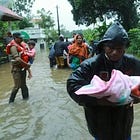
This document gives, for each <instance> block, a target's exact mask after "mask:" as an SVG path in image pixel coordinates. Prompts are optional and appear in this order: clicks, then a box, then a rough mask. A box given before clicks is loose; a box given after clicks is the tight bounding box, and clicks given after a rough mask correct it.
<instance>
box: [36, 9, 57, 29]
mask: <svg viewBox="0 0 140 140" xmlns="http://www.w3.org/2000/svg"><path fill="white" fill-rule="evenodd" d="M37 14H38V15H39V16H40V18H41V20H39V21H38V22H37V24H38V25H39V26H40V27H41V28H44V29H45V28H47V29H51V28H53V27H54V25H55V24H54V20H53V18H52V13H51V12H50V11H47V12H46V11H45V9H44V8H42V9H41V10H38V11H37Z"/></svg>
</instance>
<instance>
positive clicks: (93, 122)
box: [67, 53, 140, 140]
mask: <svg viewBox="0 0 140 140" xmlns="http://www.w3.org/2000/svg"><path fill="white" fill-rule="evenodd" d="M113 69H116V70H120V71H121V72H122V73H124V74H127V75H129V76H140V60H138V59H136V58H135V57H133V56H130V55H124V56H122V58H121V60H119V61H118V62H112V61H110V60H108V58H107V57H106V56H105V54H104V53H101V54H99V55H97V56H95V57H92V58H90V59H87V60H85V61H84V62H82V63H81V65H80V66H79V67H78V68H77V70H75V71H74V72H72V74H71V75H70V77H69V78H68V80H67V91H68V93H69V95H70V97H71V98H72V99H73V100H74V101H75V102H77V103H78V104H79V105H81V106H83V107H84V111H85V117H86V120H87V126H88V129H89V132H90V134H91V135H92V136H94V137H95V138H96V139H97V140H128V139H129V138H131V127H132V124H133V106H130V104H131V102H132V101H131V100H130V102H128V103H127V104H125V105H116V104H113V103H110V102H105V101H104V100H103V99H97V98H95V97H90V96H88V95H76V94H75V91H77V90H78V89H80V88H81V87H82V86H84V85H88V84H90V81H91V80H92V78H93V76H94V75H95V74H96V75H97V76H99V77H100V78H101V79H103V80H106V79H108V80H109V79H110V76H111V72H112V70H113ZM135 102H138V101H135Z"/></svg>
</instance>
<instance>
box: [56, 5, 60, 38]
mask: <svg viewBox="0 0 140 140" xmlns="http://www.w3.org/2000/svg"><path fill="white" fill-rule="evenodd" d="M56 11H57V25H58V35H60V25H59V13H58V5H57V6H56Z"/></svg>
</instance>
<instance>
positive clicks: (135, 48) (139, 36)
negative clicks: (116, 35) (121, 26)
mask: <svg viewBox="0 0 140 140" xmlns="http://www.w3.org/2000/svg"><path fill="white" fill-rule="evenodd" d="M128 35H129V38H130V47H129V48H128V50H127V52H128V53H131V54H134V55H138V56H140V43H139V42H140V28H133V29H130V30H129V32H128Z"/></svg>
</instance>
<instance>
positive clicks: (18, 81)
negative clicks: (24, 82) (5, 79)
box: [9, 71, 21, 103]
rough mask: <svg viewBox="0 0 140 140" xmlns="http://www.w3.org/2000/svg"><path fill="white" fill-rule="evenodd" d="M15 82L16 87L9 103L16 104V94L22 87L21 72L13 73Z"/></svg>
mask: <svg viewBox="0 0 140 140" xmlns="http://www.w3.org/2000/svg"><path fill="white" fill-rule="evenodd" d="M12 75H13V80H14V87H13V89H12V92H11V96H10V98H9V103H12V102H14V100H15V97H16V94H17V92H18V90H19V88H20V86H21V73H20V72H19V71H14V72H12Z"/></svg>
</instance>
